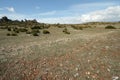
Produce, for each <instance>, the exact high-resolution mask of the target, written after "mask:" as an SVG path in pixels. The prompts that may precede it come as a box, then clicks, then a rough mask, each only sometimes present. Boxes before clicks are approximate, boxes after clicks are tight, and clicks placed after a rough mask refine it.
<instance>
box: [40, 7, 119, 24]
mask: <svg viewBox="0 0 120 80" xmlns="http://www.w3.org/2000/svg"><path fill="white" fill-rule="evenodd" d="M119 20H120V6H112V7H108V8H106V9H104V10H98V11H94V12H90V13H87V14H82V15H80V16H74V17H69V16H68V17H58V18H42V19H40V20H39V21H40V22H46V23H83V22H92V21H119Z"/></svg>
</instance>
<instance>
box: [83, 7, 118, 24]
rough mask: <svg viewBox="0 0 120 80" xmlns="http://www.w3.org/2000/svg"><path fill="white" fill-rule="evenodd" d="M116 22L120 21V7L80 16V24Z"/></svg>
mask: <svg viewBox="0 0 120 80" xmlns="http://www.w3.org/2000/svg"><path fill="white" fill-rule="evenodd" d="M118 20H120V6H113V7H108V8H107V9H105V10H100V11H94V12H91V13H88V14H85V15H82V16H81V21H82V22H91V21H118Z"/></svg>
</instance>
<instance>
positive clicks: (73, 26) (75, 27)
mask: <svg viewBox="0 0 120 80" xmlns="http://www.w3.org/2000/svg"><path fill="white" fill-rule="evenodd" d="M71 27H72V28H73V29H76V30H83V28H82V27H80V26H75V25H71Z"/></svg>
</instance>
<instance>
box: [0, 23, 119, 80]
mask: <svg viewBox="0 0 120 80" xmlns="http://www.w3.org/2000/svg"><path fill="white" fill-rule="evenodd" d="M118 26H119V27H120V25H118ZM48 30H49V31H50V34H41V35H40V36H30V35H29V34H24V33H20V34H19V35H18V36H6V33H7V30H1V29H0V80H120V29H104V28H103V27H96V28H85V29H83V30H75V29H73V28H71V27H69V26H68V30H69V31H70V34H64V33H63V32H62V30H63V28H57V27H50V28H49V29H48Z"/></svg>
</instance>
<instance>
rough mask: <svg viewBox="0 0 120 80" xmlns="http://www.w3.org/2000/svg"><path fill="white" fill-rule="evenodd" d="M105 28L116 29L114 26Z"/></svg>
mask: <svg viewBox="0 0 120 80" xmlns="http://www.w3.org/2000/svg"><path fill="white" fill-rule="evenodd" d="M105 29H116V28H115V27H114V26H106V27H105Z"/></svg>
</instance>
